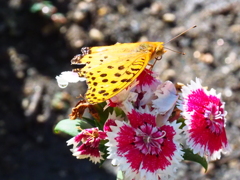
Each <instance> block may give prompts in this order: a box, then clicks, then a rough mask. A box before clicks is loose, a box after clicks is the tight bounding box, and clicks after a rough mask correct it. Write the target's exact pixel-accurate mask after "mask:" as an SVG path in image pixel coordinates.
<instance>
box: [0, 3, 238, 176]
mask: <svg viewBox="0 0 240 180" xmlns="http://www.w3.org/2000/svg"><path fill="white" fill-rule="evenodd" d="M37 2H40V3H42V4H41V5H44V6H37V5H39V4H36V3H37ZM49 2H50V3H46V2H43V1H37V0H9V1H1V2H0V114H1V117H0V142H1V146H0V157H1V159H0V179H1V180H50V179H51V180H54V179H63V180H65V179H71V180H105V179H107V180H112V179H116V177H115V175H114V173H115V172H114V171H113V170H112V168H111V167H110V166H109V164H106V166H104V167H103V168H99V167H98V166H97V165H93V164H92V163H90V162H89V161H88V160H77V159H75V157H73V156H72V155H71V152H70V151H69V149H70V148H69V147H67V146H66V142H65V141H66V140H68V139H69V138H70V137H68V136H59V135H56V134H54V133H53V127H54V125H55V124H56V123H57V122H58V121H59V120H62V119H66V118H68V114H69V112H70V110H71V107H73V106H74V104H75V103H76V102H77V98H75V97H77V96H78V95H79V94H83V93H84V92H85V90H86V88H87V86H86V85H85V84H84V83H79V84H73V85H70V86H69V87H67V88H66V89H60V88H59V87H58V85H57V83H56V80H55V76H56V75H59V74H60V73H61V72H62V71H66V70H71V66H70V59H71V58H72V57H73V56H74V55H76V54H78V53H80V49H81V47H83V46H98V45H111V44H115V43H116V42H137V41H163V42H168V40H170V39H171V38H173V37H174V36H176V35H177V34H178V33H180V32H182V31H183V30H185V29H187V28H189V27H191V26H193V25H197V28H195V29H193V30H191V31H189V32H188V33H187V34H185V35H183V36H181V37H179V38H177V39H175V40H174V41H172V42H170V43H167V44H166V47H168V48H170V49H175V50H177V51H180V52H185V53H186V55H184V56H183V55H180V54H178V53H175V52H172V51H170V50H168V52H167V53H165V55H164V56H163V58H162V60H161V61H160V62H158V63H157V65H156V70H157V71H159V72H161V79H162V80H163V81H164V80H171V81H173V82H174V83H176V82H182V83H189V82H190V80H194V79H195V77H199V78H201V79H202V81H203V85H205V86H208V87H209V88H215V89H216V90H217V91H218V92H219V93H222V99H223V101H225V102H226V110H227V111H228V115H227V119H228V122H227V124H226V129H227V134H228V138H229V142H230V145H231V147H232V149H233V150H232V152H231V153H230V154H229V155H225V156H223V157H222V159H221V160H218V161H215V162H211V163H210V164H209V170H208V172H207V173H204V171H203V169H202V168H201V166H200V165H198V164H196V163H189V162H186V163H183V166H182V168H181V169H180V170H179V171H178V173H177V177H178V179H181V180H192V179H193V180H201V179H214V180H233V179H236V180H237V179H240V171H239V169H240V160H239V159H240V148H239V147H240V138H239V137H240V131H239V128H240V94H239V93H240V59H239V57H240V56H239V55H240V50H239V45H240V13H239V9H240V2H239V1H237V0H228V1H220V0H217V1H210V0H205V1H199V0H192V1H187V0H185V1H177V0H169V1H157V0H155V1H154V0H123V1H117V0H85V1H83V0H82V1H81V0H52V1H49Z"/></svg>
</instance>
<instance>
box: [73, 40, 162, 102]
mask: <svg viewBox="0 0 240 180" xmlns="http://www.w3.org/2000/svg"><path fill="white" fill-rule="evenodd" d="M165 52H166V50H164V46H163V42H137V43H117V44H115V45H111V46H99V47H90V48H88V47H85V48H82V55H76V56H75V57H74V58H73V59H72V60H71V64H72V65H77V66H78V68H75V69H73V71H74V72H77V73H78V74H79V76H80V77H85V78H86V79H87V85H88V90H87V92H86V94H85V98H86V100H87V101H88V102H89V103H90V104H96V103H101V102H103V101H106V100H108V99H110V98H111V97H113V96H115V95H116V94H118V93H119V92H121V91H122V90H123V89H125V88H126V87H128V86H129V85H130V84H131V83H132V82H133V81H134V80H135V79H136V78H137V77H138V76H139V75H140V74H141V72H142V71H143V70H144V69H145V67H146V66H147V64H148V62H149V61H150V60H151V59H155V58H158V57H159V56H162V54H164V53H165Z"/></svg>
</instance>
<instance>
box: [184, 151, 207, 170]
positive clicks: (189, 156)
mask: <svg viewBox="0 0 240 180" xmlns="http://www.w3.org/2000/svg"><path fill="white" fill-rule="evenodd" d="M183 152H184V155H183V158H184V160H188V161H193V162H197V163H199V164H201V165H202V167H203V168H204V169H205V172H206V171H207V169H208V162H207V160H206V158H204V157H202V156H200V155H199V154H194V153H193V151H192V150H191V149H184V150H183Z"/></svg>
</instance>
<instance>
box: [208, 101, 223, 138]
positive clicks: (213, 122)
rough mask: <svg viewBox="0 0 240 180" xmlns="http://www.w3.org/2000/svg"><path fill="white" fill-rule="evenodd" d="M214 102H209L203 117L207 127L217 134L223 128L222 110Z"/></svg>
mask: <svg viewBox="0 0 240 180" xmlns="http://www.w3.org/2000/svg"><path fill="white" fill-rule="evenodd" d="M221 110H222V108H221V107H219V106H218V105H216V104H213V103H209V105H208V106H207V110H206V112H205V114H204V117H205V118H206V121H207V127H208V128H209V129H210V130H211V131H212V132H213V133H216V134H219V133H221V132H222V130H223V129H224V114H223V112H224V111H221Z"/></svg>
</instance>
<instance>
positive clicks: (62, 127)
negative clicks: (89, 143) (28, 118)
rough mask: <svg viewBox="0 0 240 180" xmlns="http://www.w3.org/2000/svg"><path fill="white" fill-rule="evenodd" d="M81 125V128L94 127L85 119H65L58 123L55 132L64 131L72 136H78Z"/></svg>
mask: <svg viewBox="0 0 240 180" xmlns="http://www.w3.org/2000/svg"><path fill="white" fill-rule="evenodd" d="M79 127H80V128H81V129H87V128H92V126H91V125H90V124H88V123H87V122H86V121H83V120H81V119H76V120H71V119H64V120H62V121H59V122H58V123H57V125H56V126H55V128H54V133H56V134H59V133H60V132H63V133H65V134H68V135H70V136H76V135H78V134H79V132H81V130H80V129H79Z"/></svg>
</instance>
